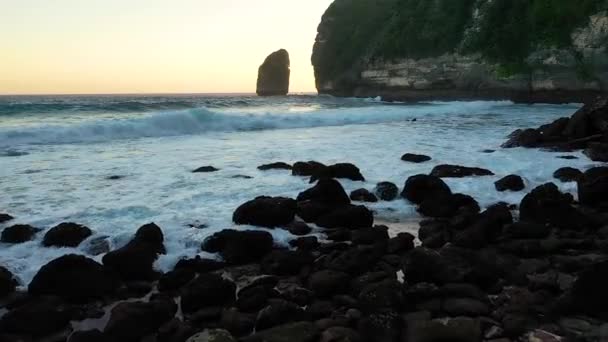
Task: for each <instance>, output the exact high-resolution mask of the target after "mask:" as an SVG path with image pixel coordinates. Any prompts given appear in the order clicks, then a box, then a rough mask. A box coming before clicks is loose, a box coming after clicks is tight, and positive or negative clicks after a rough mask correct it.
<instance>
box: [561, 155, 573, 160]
mask: <svg viewBox="0 0 608 342" xmlns="http://www.w3.org/2000/svg"><path fill="white" fill-rule="evenodd" d="M556 158H559V159H566V160H574V159H578V157H577V156H567V155H566V156H557V157H556Z"/></svg>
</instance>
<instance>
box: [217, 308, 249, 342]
mask: <svg viewBox="0 0 608 342" xmlns="http://www.w3.org/2000/svg"><path fill="white" fill-rule="evenodd" d="M255 321H256V315H255V314H248V313H242V312H239V311H238V310H236V309H234V308H232V309H228V310H224V311H222V317H221V319H220V326H221V327H222V328H224V329H226V330H228V331H229V332H230V333H231V334H232V335H234V336H236V337H241V336H246V335H249V334H251V332H253V329H254V328H255Z"/></svg>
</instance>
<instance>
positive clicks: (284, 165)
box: [258, 162, 292, 171]
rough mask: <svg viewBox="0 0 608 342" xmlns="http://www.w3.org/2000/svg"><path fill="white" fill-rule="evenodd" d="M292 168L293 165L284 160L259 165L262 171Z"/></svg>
mask: <svg viewBox="0 0 608 342" xmlns="http://www.w3.org/2000/svg"><path fill="white" fill-rule="evenodd" d="M291 169H292V167H291V165H289V164H287V163H284V162H276V163H270V164H264V165H260V166H258V170H261V171H268V170H291Z"/></svg>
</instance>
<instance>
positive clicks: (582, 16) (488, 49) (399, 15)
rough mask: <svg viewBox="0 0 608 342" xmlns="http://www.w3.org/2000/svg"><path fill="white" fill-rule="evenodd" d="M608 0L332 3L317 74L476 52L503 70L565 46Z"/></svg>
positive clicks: (324, 25)
mask: <svg viewBox="0 0 608 342" xmlns="http://www.w3.org/2000/svg"><path fill="white" fill-rule="evenodd" d="M606 9H608V0H576V1H574V0H375V1H370V0H336V1H335V2H334V3H333V4H332V5H331V6H330V8H329V9H328V10H327V12H326V14H325V15H324V20H323V22H322V23H321V25H320V26H319V38H321V39H320V40H321V41H322V44H323V46H322V48H318V47H316V48H315V52H314V55H313V63H314V64H315V68H316V72H317V74H318V75H321V76H322V77H327V78H330V77H333V76H336V75H340V74H343V73H344V72H345V71H347V70H352V69H353V65H357V63H360V62H366V61H369V60H374V59H395V58H425V57H434V56H438V55H442V54H444V53H451V52H459V53H480V54H481V55H482V56H484V57H485V58H486V59H487V60H489V61H490V62H493V63H496V64H499V65H500V66H501V70H504V71H505V72H506V73H512V72H519V71H522V69H523V68H525V67H526V63H525V62H526V58H527V57H528V56H529V55H530V53H531V52H532V51H534V50H535V49H538V48H539V47H555V48H569V47H571V45H572V41H571V34H572V32H573V30H575V29H576V28H577V27H581V26H584V25H585V24H586V23H587V22H588V20H589V16H590V15H592V14H594V13H597V12H599V11H601V10H606Z"/></svg>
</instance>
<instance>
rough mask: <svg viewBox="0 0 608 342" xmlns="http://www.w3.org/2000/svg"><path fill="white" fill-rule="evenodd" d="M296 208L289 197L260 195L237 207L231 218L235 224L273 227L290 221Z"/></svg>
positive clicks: (294, 202) (293, 201) (295, 204)
mask: <svg viewBox="0 0 608 342" xmlns="http://www.w3.org/2000/svg"><path fill="white" fill-rule="evenodd" d="M296 208H297V203H296V201H295V200H293V199H291V198H284V197H266V196H260V197H257V198H256V199H254V200H251V201H249V202H247V203H245V204H242V205H241V206H240V207H238V208H237V209H236V211H235V212H234V214H233V215H232V220H233V221H234V222H235V223H236V224H249V225H253V226H261V227H268V228H274V227H278V226H282V225H286V224H289V223H291V222H292V221H293V219H294V217H295V215H296Z"/></svg>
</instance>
